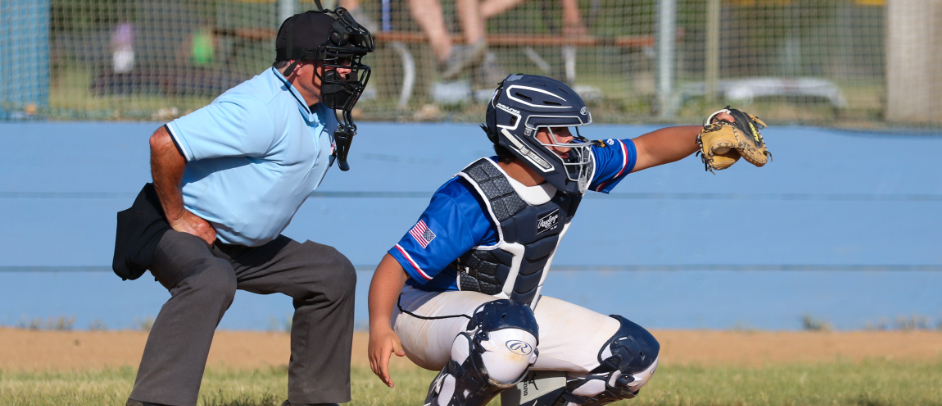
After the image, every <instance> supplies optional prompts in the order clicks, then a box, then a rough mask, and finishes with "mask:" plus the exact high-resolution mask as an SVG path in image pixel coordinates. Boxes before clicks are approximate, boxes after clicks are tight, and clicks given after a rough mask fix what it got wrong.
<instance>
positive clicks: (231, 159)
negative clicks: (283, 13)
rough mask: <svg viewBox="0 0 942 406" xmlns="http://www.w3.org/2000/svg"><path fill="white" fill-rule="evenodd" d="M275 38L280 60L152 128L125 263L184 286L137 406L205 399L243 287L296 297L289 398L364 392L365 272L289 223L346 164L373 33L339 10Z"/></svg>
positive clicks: (165, 320)
mask: <svg viewBox="0 0 942 406" xmlns="http://www.w3.org/2000/svg"><path fill="white" fill-rule="evenodd" d="M275 47H276V52H277V55H276V58H275V60H276V62H275V63H274V65H273V66H272V68H270V69H268V70H266V71H264V72H262V73H261V74H259V75H258V76H255V77H254V78H252V79H249V80H248V81H246V82H244V83H242V84H240V85H238V86H236V87H234V88H232V89H230V90H229V91H227V92H225V93H224V94H223V95H221V96H219V98H217V99H216V100H215V101H213V102H212V103H211V104H209V105H207V106H205V107H203V108H201V109H199V110H197V111H195V112H193V113H191V114H188V115H186V116H184V117H181V118H179V119H176V120H174V121H172V122H170V123H168V124H166V125H165V126H163V127H161V128H159V129H158V130H157V131H156V132H155V133H154V134H153V135H152V136H151V138H150V148H151V170H152V175H153V184H148V185H147V186H145V188H144V190H142V191H141V193H140V195H138V197H137V199H136V200H135V202H134V205H133V206H132V207H131V208H130V209H128V210H126V211H123V212H121V213H118V230H117V239H116V244H115V258H114V264H113V267H114V270H115V272H116V273H117V274H118V275H119V276H121V277H122V278H124V279H136V278H138V277H140V276H141V274H143V272H144V271H145V270H146V269H149V270H150V272H151V274H153V276H154V277H155V278H156V280H157V281H159V282H160V283H161V284H162V285H163V286H164V287H165V288H167V290H169V291H170V294H171V298H170V299H169V300H168V301H167V303H165V304H164V305H163V307H162V308H161V309H160V313H159V314H158V315H157V319H156V321H155V322H154V325H153V329H152V330H151V332H150V336H149V337H148V339H147V345H146V347H145V348H144V355H143V358H142V359H141V366H140V369H139V370H138V374H137V379H136V380H135V382H134V389H133V391H132V392H131V395H130V397H129V399H128V402H127V405H129V406H131V405H133V406H148V405H172V406H191V405H196V402H197V398H198V395H199V388H200V380H201V379H202V376H203V371H204V369H205V366H206V358H207V355H208V354H209V348H210V344H211V343H212V341H213V334H214V332H215V329H216V326H217V325H218V324H219V321H220V320H221V319H222V316H223V314H224V313H225V312H226V309H228V308H229V305H230V304H232V300H233V297H234V296H235V292H236V289H242V290H245V291H249V292H253V293H258V294H271V293H283V294H285V295H288V296H290V297H291V298H292V299H293V300H294V309H295V312H294V317H293V319H292V327H291V360H290V362H289V365H288V401H286V402H285V405H311V404H330V403H335V402H348V401H349V400H350V352H351V346H352V339H353V303H354V287H355V284H356V273H355V271H354V268H353V266H352V265H351V263H350V261H349V260H348V259H347V258H346V257H345V256H344V255H343V254H341V253H340V252H338V251H337V250H336V249H334V248H333V247H330V246H326V245H322V244H318V243H315V242H311V241H306V242H304V243H299V242H296V241H293V240H291V239H290V238H288V237H285V236H283V235H281V232H282V230H284V229H285V227H287V225H288V223H289V222H290V221H291V218H292V216H293V215H294V213H295V212H296V211H297V210H298V208H299V207H300V206H301V204H302V203H303V202H304V201H305V199H307V197H308V196H309V195H310V194H311V192H312V191H314V189H316V188H317V186H318V185H319V184H320V183H321V180H322V179H323V178H324V175H325V174H326V172H327V170H328V169H329V168H330V166H331V165H332V164H333V162H334V160H335V159H336V160H337V161H338V162H339V163H340V166H341V169H345V165H346V163H345V158H346V152H347V150H348V148H349V142H350V139H351V137H352V136H353V134H354V133H355V131H356V126H355V125H354V124H353V122H352V121H351V120H350V117H351V115H350V110H351V109H352V107H353V105H354V104H355V103H356V101H357V98H358V97H359V96H360V94H361V93H362V91H363V89H364V87H365V86H366V82H367V80H368V78H369V72H370V68H369V67H368V66H365V65H363V64H362V63H361V58H362V57H363V56H365V55H366V54H367V53H368V52H371V51H372V50H373V38H372V36H371V35H370V33H369V31H367V30H366V29H364V28H363V27H362V26H361V25H359V24H357V23H356V21H354V20H353V19H352V18H351V17H350V15H349V14H348V13H347V12H346V10H344V9H342V8H338V9H336V10H321V11H310V12H306V13H303V14H298V15H295V16H292V17H291V18H289V19H287V20H286V21H285V22H284V24H283V25H282V26H281V29H280V30H279V31H278V36H277V38H276V41H275ZM335 112H336V113H339V114H340V116H341V119H340V120H339V121H338V119H337V117H336V115H335Z"/></svg>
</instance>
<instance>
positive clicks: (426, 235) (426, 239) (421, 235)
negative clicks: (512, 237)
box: [409, 220, 435, 249]
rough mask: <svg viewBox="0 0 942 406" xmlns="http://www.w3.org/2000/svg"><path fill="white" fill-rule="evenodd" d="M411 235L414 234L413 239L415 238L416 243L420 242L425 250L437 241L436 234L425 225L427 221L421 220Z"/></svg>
mask: <svg viewBox="0 0 942 406" xmlns="http://www.w3.org/2000/svg"><path fill="white" fill-rule="evenodd" d="M409 234H412V238H415V241H416V242H418V243H419V245H421V246H422V248H423V249H425V247H428V244H429V243H431V242H432V240H434V239H435V233H433V232H432V230H429V229H428V226H426V225H425V220H419V222H418V223H417V224H416V225H415V227H412V230H409Z"/></svg>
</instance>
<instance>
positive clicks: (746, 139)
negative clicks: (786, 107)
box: [697, 106, 772, 172]
mask: <svg viewBox="0 0 942 406" xmlns="http://www.w3.org/2000/svg"><path fill="white" fill-rule="evenodd" d="M720 113H728V114H729V115H731V116H733V118H734V119H735V122H733V123H730V122H728V121H725V120H718V121H716V122H711V121H713V119H714V118H715V117H716V115H717V114H720ZM765 127H766V125H765V123H763V122H762V120H759V118H758V117H756V116H754V115H752V114H749V113H746V112H745V111H742V110H738V109H731V108H729V106H726V108H725V109H723V110H720V111H717V112H716V113H713V114H711V115H710V117H707V119H706V122H705V123H704V124H703V130H701V131H700V135H698V136H697V143H698V144H700V151H698V152H697V154H699V155H700V159H702V160H703V165H704V166H705V168H706V170H708V171H711V172H712V171H713V170H714V169H715V170H722V169H726V168H729V167H730V166H731V165H732V164H734V163H736V161H738V160H739V157H740V156H742V157H743V158H746V161H749V163H751V164H753V165H755V166H762V165H765V163H766V162H768V160H769V159H770V158H772V153H770V152H769V151H768V150H767V149H766V148H765V140H763V139H762V134H759V129H761V128H765Z"/></svg>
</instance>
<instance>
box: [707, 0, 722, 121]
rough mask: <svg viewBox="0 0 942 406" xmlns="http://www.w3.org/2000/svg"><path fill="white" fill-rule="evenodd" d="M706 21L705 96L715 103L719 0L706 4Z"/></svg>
mask: <svg viewBox="0 0 942 406" xmlns="http://www.w3.org/2000/svg"><path fill="white" fill-rule="evenodd" d="M706 16H707V21H706V72H705V73H706V81H705V82H706V93H704V95H705V96H706V99H707V101H709V102H711V103H715V102H716V101H717V99H719V93H718V92H717V84H718V82H719V77H720V0H710V1H709V2H708V3H707V15H706Z"/></svg>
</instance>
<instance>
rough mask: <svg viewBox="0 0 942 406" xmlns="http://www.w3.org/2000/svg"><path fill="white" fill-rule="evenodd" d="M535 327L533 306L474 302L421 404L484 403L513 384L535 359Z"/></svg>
mask: <svg viewBox="0 0 942 406" xmlns="http://www.w3.org/2000/svg"><path fill="white" fill-rule="evenodd" d="M537 337H539V330H538V327H537V324H536V318H535V317H533V311H532V310H530V308H529V307H528V306H527V305H525V304H522V303H520V302H515V301H512V300H507V299H501V300H494V301H491V302H487V303H485V304H483V305H481V306H480V307H478V308H477V309H476V310H475V312H474V315H473V316H472V317H471V320H470V321H469V322H468V327H467V328H466V331H464V332H462V333H460V334H458V336H457V337H455V342H454V344H453V345H452V349H451V361H449V362H448V365H446V366H445V368H444V369H443V370H442V371H441V372H440V373H439V374H438V376H437V377H435V380H434V381H432V384H431V385H430V386H429V391H428V396H427V397H426V399H425V404H426V405H431V406H446V405H447V406H483V405H486V404H487V403H488V402H489V401H490V400H491V399H493V398H494V397H495V396H497V394H498V393H500V391H502V390H504V389H506V388H509V387H511V386H514V385H515V384H516V383H517V382H519V381H520V380H522V379H523V378H524V377H525V376H526V375H527V371H528V370H529V367H530V366H531V365H533V364H534V363H535V362H536V358H537V349H536V347H537V344H538V342H537Z"/></svg>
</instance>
